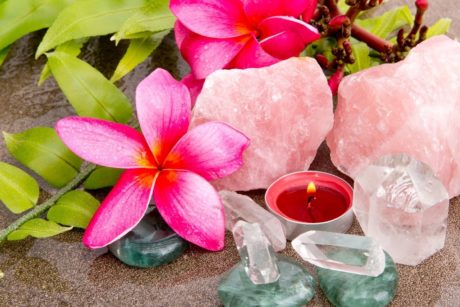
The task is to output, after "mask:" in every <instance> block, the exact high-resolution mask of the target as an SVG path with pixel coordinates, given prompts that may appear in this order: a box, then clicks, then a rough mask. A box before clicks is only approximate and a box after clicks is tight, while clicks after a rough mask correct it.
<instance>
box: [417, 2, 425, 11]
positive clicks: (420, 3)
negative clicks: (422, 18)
mask: <svg viewBox="0 0 460 307" xmlns="http://www.w3.org/2000/svg"><path fill="white" fill-rule="evenodd" d="M415 5H416V6H417V8H418V9H420V10H424V11H425V10H426V9H427V8H428V0H416V1H415Z"/></svg>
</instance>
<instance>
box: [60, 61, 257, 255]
mask: <svg viewBox="0 0 460 307" xmlns="http://www.w3.org/2000/svg"><path fill="white" fill-rule="evenodd" d="M136 104H137V114H138V118H139V123H140V126H141V129H142V132H143V134H141V133H140V132H138V131H137V130H135V129H133V128H131V127H129V126H126V125H122V124H117V123H113V122H109V121H104V120H98V119H93V118H83V117H68V118H64V119H62V120H60V121H59V122H58V123H57V125H56V130H57V132H58V134H59V136H60V137H61V139H62V140H63V141H64V143H65V144H66V145H67V146H68V147H69V148H70V149H71V150H72V151H74V152H75V153H76V154H77V155H79V156H80V157H82V158H83V159H85V160H87V161H90V162H92V163H95V164H98V165H103V166H107V167H113V168H122V169H126V171H125V172H124V173H123V174H122V176H121V178H120V180H119V181H118V183H117V184H116V185H115V187H114V188H113V190H112V191H111V192H110V194H109V195H108V196H107V198H106V199H105V200H104V202H103V203H102V204H101V206H100V207H99V209H98V210H97V212H96V213H95V215H94V216H93V218H92V220H91V222H90V224H89V225H88V228H87V229H86V232H85V234H84V236H83V243H84V244H85V245H86V246H87V247H89V248H100V247H103V246H106V245H108V244H110V243H112V242H114V241H115V240H117V239H119V238H121V237H122V236H124V235H125V234H126V233H127V232H129V231H130V230H131V229H133V228H134V227H135V226H136V225H137V224H138V223H139V221H140V220H141V219H142V218H143V216H144V214H145V212H146V210H147V208H148V205H149V203H150V200H151V198H152V197H153V198H154V200H155V204H156V206H157V208H158V211H159V213H160V214H161V215H162V217H163V218H164V220H165V221H166V223H167V224H168V225H169V226H170V227H171V228H172V229H173V230H174V231H175V232H176V233H177V234H179V235H180V236H181V237H183V238H184V239H186V240H188V241H190V242H192V243H194V244H196V245H198V246H201V247H203V248H206V249H208V250H220V249H222V248H223V246H224V235H225V221H224V214H223V207H222V203H221V201H220V199H219V196H218V194H217V192H216V191H215V190H214V188H213V187H212V186H211V184H210V183H208V180H213V179H217V178H221V177H224V176H227V175H229V174H231V173H233V172H234V171H236V170H237V169H238V168H240V166H241V165H242V163H243V161H242V154H243V151H244V150H245V149H246V147H247V146H248V144H249V140H248V138H247V137H246V136H245V135H243V134H242V133H241V132H239V131H237V130H235V129H234V128H232V127H230V126H228V125H226V124H224V123H219V122H209V123H205V124H203V125H201V126H198V127H196V128H194V129H192V130H190V131H188V127H189V122H190V116H191V111H190V110H191V101H190V93H189V91H188V89H187V87H186V86H185V85H183V84H181V83H180V82H178V81H176V80H175V79H173V78H172V77H171V76H170V75H169V73H168V72H166V71H164V70H162V69H157V70H156V71H154V72H153V73H152V74H151V75H150V76H148V77H147V78H146V79H145V80H143V81H142V82H141V83H140V84H139V86H138V88H137V91H136Z"/></svg>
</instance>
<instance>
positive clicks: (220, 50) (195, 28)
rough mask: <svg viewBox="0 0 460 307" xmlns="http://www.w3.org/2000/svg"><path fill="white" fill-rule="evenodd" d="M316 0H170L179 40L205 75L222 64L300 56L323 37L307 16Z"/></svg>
mask: <svg viewBox="0 0 460 307" xmlns="http://www.w3.org/2000/svg"><path fill="white" fill-rule="evenodd" d="M316 4H317V0H244V1H242V0H171V3H170V7H171V11H172V12H173V13H174V15H176V17H177V20H178V21H177V23H176V27H175V34H176V42H177V45H178V46H179V48H180V50H181V53H182V55H183V56H184V58H185V59H186V60H187V62H188V63H189V64H190V66H191V67H192V72H193V77H194V78H195V79H197V80H200V79H204V78H206V77H207V76H208V75H209V74H211V73H212V72H214V71H216V70H218V69H222V68H242V69H245V68H257V67H264V66H268V65H271V64H274V63H276V62H279V61H281V60H284V59H287V58H290V57H293V56H298V55H299V54H300V52H301V51H302V50H303V49H305V47H306V46H307V45H308V44H309V43H311V42H313V41H315V40H317V39H319V38H320V34H319V32H318V30H317V29H316V28H315V27H313V26H311V25H310V24H308V23H306V22H304V21H303V20H301V19H300V17H301V16H303V19H304V20H307V21H308V20H309V19H310V18H311V16H312V15H313V12H314V11H315V9H316Z"/></svg>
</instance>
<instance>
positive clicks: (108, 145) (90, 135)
mask: <svg viewBox="0 0 460 307" xmlns="http://www.w3.org/2000/svg"><path fill="white" fill-rule="evenodd" d="M56 131H57V133H58V135H59V136H60V138H61V139H62V141H63V142H64V144H66V145H67V146H68V147H69V148H70V150H72V151H73V152H74V153H75V154H76V155H78V156H80V157H81V158H83V159H85V160H87V161H89V162H91V163H94V164H98V165H103V166H107V167H113V168H125V169H130V168H141V167H146V168H154V167H156V166H155V162H154V159H153V157H152V154H151V152H150V150H149V148H148V145H147V143H146V142H145V140H144V137H143V136H142V134H140V133H139V132H138V131H136V130H135V129H133V128H131V127H129V126H126V125H122V124H118V123H114V122H110V121H106V120H101V119H94V118H85V117H76V116H71V117H66V118H64V119H61V120H60V121H58V122H57V124H56Z"/></svg>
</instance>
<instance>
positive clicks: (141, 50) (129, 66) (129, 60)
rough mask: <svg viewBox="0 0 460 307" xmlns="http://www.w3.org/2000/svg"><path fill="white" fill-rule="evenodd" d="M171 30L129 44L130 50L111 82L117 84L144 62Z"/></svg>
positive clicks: (121, 61) (134, 40) (119, 64)
mask: <svg viewBox="0 0 460 307" xmlns="http://www.w3.org/2000/svg"><path fill="white" fill-rule="evenodd" d="M168 33H169V30H166V31H162V32H158V33H155V34H153V35H149V36H148V37H144V38H138V39H133V40H131V41H130V43H129V47H128V50H127V51H126V53H125V55H124V56H123V58H122V59H121V60H120V62H119V63H118V66H117V68H116V69H115V72H114V73H113V75H112V78H110V81H112V82H115V81H118V80H120V79H121V78H123V77H124V76H125V75H126V74H128V73H129V72H130V71H131V70H133V69H134V68H135V67H136V66H137V65H139V64H140V63H142V62H144V61H145V60H146V59H147V58H148V57H149V55H150V54H151V53H152V52H153V51H154V50H155V49H156V48H157V47H158V46H159V45H160V44H161V42H162V40H163V38H164V37H165V36H166V35H167V34H168Z"/></svg>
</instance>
